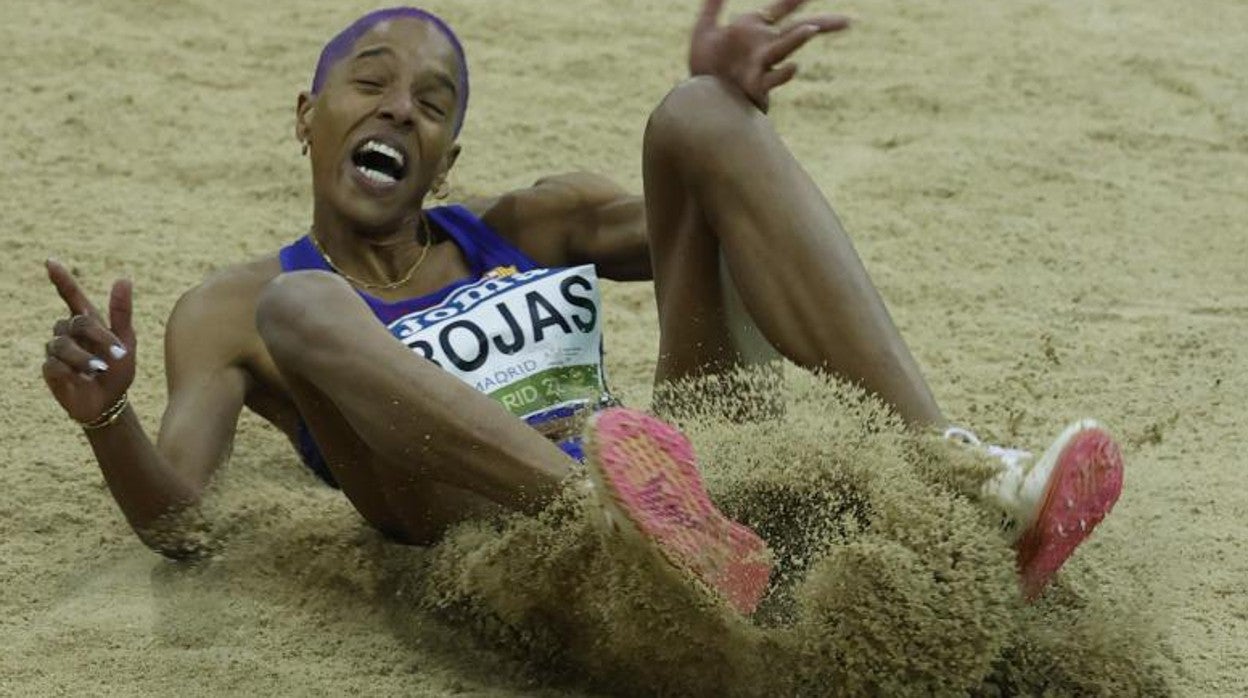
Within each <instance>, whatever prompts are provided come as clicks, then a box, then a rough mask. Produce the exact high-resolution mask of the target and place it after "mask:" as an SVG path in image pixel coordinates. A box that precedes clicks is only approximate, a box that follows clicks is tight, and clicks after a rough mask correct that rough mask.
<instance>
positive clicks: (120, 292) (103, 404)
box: [43, 259, 135, 429]
mask: <svg viewBox="0 0 1248 698" xmlns="http://www.w3.org/2000/svg"><path fill="white" fill-rule="evenodd" d="M47 270H48V279H50V280H51V281H52V285H53V286H55V287H56V291H57V293H59V294H60V296H61V300H63V301H65V305H66V306H67V307H68V308H69V315H70V316H69V317H68V318H65V319H62V320H57V321H56V323H55V324H54V325H53V326H52V339H51V340H49V341H48V343H47V345H46V346H45V353H46V355H47V358H46V359H45V361H44V362H43V379H44V381H46V382H47V384H48V388H49V389H50V390H51V391H52V395H53V396H54V397H55V398H56V401H57V402H59V403H60V404H61V407H63V408H64V409H65V412H66V413H68V414H69V416H70V418H72V419H74V420H75V421H77V422H78V423H79V424H81V425H82V426H83V427H84V428H86V429H96V428H102V427H104V426H108V425H110V424H112V423H113V422H115V421H116V420H117V418H118V417H120V416H121V413H122V412H124V411H125V409H126V397H125V396H126V390H127V389H129V387H130V384H131V383H132V382H133V381H134V354H135V351H134V350H135V336H134V327H133V325H132V324H131V308H132V300H131V294H132V289H131V285H130V282H129V281H126V280H121V281H117V282H116V283H115V284H113V289H112V293H111V294H110V296H109V302H108V319H107V321H105V319H104V316H103V315H101V314H100V312H99V311H98V310H96V308H95V306H94V305H92V304H91V301H90V300H88V299H87V296H86V294H85V293H83V291H82V288H81V287H79V285H78V282H77V281H76V280H75V279H74V277H73V275H72V274H71V273H70V271H69V270H68V269H66V268H65V266H64V265H62V264H61V263H60V262H57V261H56V260H51V259H50V260H48V262H47Z"/></svg>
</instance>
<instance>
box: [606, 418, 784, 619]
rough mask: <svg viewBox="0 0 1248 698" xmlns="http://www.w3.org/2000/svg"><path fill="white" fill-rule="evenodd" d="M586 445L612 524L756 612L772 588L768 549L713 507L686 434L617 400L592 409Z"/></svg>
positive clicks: (745, 610) (744, 608)
mask: <svg viewBox="0 0 1248 698" xmlns="http://www.w3.org/2000/svg"><path fill="white" fill-rule="evenodd" d="M585 445H586V448H585V454H586V463H587V465H588V466H589V473H590V478H591V480H592V481H593V484H594V490H595V495H596V499H597V501H598V503H599V505H600V506H601V507H602V508H603V510H604V514H605V515H606V518H607V520H608V522H610V525H611V527H612V528H615V529H618V530H619V531H621V532H622V533H625V534H630V535H632V536H633V537H634V538H635V539H637V540H640V541H643V542H646V543H649V545H650V546H651V547H652V548H654V549H656V550H658V551H659V553H661V554H662V556H663V557H664V559H666V560H667V561H668V562H669V563H671V564H672V565H674V566H675V567H677V568H679V569H681V570H684V571H685V572H687V573H688V574H689V575H691V576H692V577H693V578H694V579H695V580H696V581H697V582H699V583H700V584H702V585H703V586H704V587H706V588H708V589H709V590H711V592H712V593H713V594H714V595H715V596H718V597H720V598H722V599H724V600H726V601H727V602H728V603H729V605H731V606H732V607H733V608H735V609H736V610H737V611H739V612H741V613H743V614H746V615H748V614H750V613H753V612H754V609H755V608H757V607H758V604H759V602H760V601H761V600H762V598H763V594H764V592H766V590H767V583H768V580H769V578H770V575H771V568H772V559H771V552H770V551H769V550H768V548H767V544H766V543H764V542H763V539H762V538H759V537H758V535H757V534H755V533H754V532H753V531H751V530H750V529H749V528H747V527H745V526H742V525H741V524H739V523H737V522H735V521H733V520H731V519H729V518H728V517H726V516H724V515H723V514H722V513H720V511H719V510H718V509H716V508H715V505H714V504H713V503H712V502H711V499H710V497H709V496H708V495H707V492H706V488H705V487H703V485H702V478H701V476H699V474H698V469H697V467H696V465H695V464H694V453H693V446H692V445H691V444H690V443H689V439H688V438H686V437H685V435H684V434H682V433H680V431H679V430H677V429H676V428H675V427H672V426H670V425H668V424H665V423H664V422H662V421H660V420H658V419H655V418H654V417H651V416H649V415H647V414H644V413H642V412H638V411H636V410H629V409H625V408H619V407H616V408H610V409H607V410H603V411H602V412H599V413H598V414H596V415H594V417H593V418H592V419H591V421H590V423H589V426H588V428H587V430H586V439H585Z"/></svg>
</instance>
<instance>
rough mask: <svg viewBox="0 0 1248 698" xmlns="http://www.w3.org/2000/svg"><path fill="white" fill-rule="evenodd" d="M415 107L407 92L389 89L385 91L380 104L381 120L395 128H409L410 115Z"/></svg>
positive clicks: (394, 88)
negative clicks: (395, 126)
mask: <svg viewBox="0 0 1248 698" xmlns="http://www.w3.org/2000/svg"><path fill="white" fill-rule="evenodd" d="M415 108H416V105H415V103H414V101H413V100H412V95H411V93H409V92H408V91H407V90H403V89H398V88H396V87H391V88H390V89H389V90H387V91H386V94H385V98H384V99H383V100H382V102H381V108H380V115H381V118H383V119H385V120H387V121H390V122H393V123H394V124H395V125H397V126H404V127H407V126H411V125H412V114H413V111H414V110H415Z"/></svg>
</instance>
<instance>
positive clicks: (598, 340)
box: [388, 264, 606, 436]
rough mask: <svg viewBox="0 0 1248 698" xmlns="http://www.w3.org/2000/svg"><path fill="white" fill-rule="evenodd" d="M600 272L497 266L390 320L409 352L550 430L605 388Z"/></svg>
mask: <svg viewBox="0 0 1248 698" xmlns="http://www.w3.org/2000/svg"><path fill="white" fill-rule="evenodd" d="M599 309H600V297H599V293H598V275H597V273H595V271H594V267H593V265H588V264H587V265H584V266H580V267H574V268H570V269H535V270H532V271H525V272H519V273H514V272H510V269H500V270H495V272H494V273H491V274H489V275H487V276H485V277H484V278H482V279H481V280H480V281H477V282H475V283H473V284H470V285H468V286H463V287H461V288H458V289H456V290H455V291H453V292H452V293H451V294H450V295H449V296H447V297H446V299H445V300H444V301H442V302H441V303H439V304H438V305H435V306H433V307H430V308H426V309H424V310H420V311H417V312H414V313H411V314H409V315H405V316H403V317H401V318H399V319H398V320H395V321H394V322H392V323H390V325H388V329H389V330H390V332H391V334H393V335H394V336H395V337H396V338H398V340H399V341H401V342H403V343H404V344H405V345H407V346H408V347H409V348H410V349H411V350H412V351H414V352H416V353H417V354H419V355H421V356H423V357H424V358H426V359H428V360H429V361H432V362H433V363H434V364H437V365H438V366H439V367H441V368H442V369H443V370H444V371H447V372H448V373H451V374H452V375H454V376H456V377H457V378H459V379H460V380H462V381H463V382H465V383H467V384H468V385H471V386H473V387H474V388H476V389H477V390H479V391H480V392H482V393H485V394H486V395H489V396H490V397H492V398H494V399H495V400H497V401H498V402H499V403H501V404H502V405H503V406H504V407H506V408H507V410H508V411H510V412H511V413H512V414H514V415H516V416H517V417H520V418H521V419H524V420H525V421H527V422H528V423H529V424H531V425H533V426H534V427H536V428H538V430H539V431H542V432H543V433H546V434H547V435H548V436H550V435H553V436H560V435H561V433H562V432H563V431H566V430H568V429H572V428H575V425H574V424H572V422H573V421H574V419H573V418H574V416H575V415H577V413H579V412H581V411H582V410H583V409H584V408H585V407H586V406H588V405H590V404H592V403H595V402H597V401H598V400H599V399H601V398H602V397H603V396H604V395H605V394H606V386H605V383H604V380H603V372H602V324H601V314H600V312H599Z"/></svg>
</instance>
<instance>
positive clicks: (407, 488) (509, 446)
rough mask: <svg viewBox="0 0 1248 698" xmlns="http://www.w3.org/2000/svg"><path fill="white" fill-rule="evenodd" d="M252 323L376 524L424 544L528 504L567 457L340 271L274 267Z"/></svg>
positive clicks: (546, 488)
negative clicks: (387, 316) (414, 339)
mask: <svg viewBox="0 0 1248 698" xmlns="http://www.w3.org/2000/svg"><path fill="white" fill-rule="evenodd" d="M256 324H257V327H258V329H259V331H260V335H261V337H262V338H263V340H264V342H265V345H266V346H267V347H268V350H269V353H270V354H271V355H272V357H273V359H274V361H275V362H276V364H277V366H278V368H279V369H280V371H281V373H282V375H283V376H284V377H285V378H286V380H287V381H288V383H289V384H290V389H291V393H292V395H293V396H294V398H295V402H296V405H297V406H298V408H299V411H300V413H301V414H302V415H303V417H304V419H305V420H306V421H307V423H308V427H309V428H310V429H311V431H312V435H313V437H314V439H315V440H316V443H317V445H318V446H319V447H320V450H321V452H322V454H323V455H324V456H325V459H326V462H327V463H328V464H329V467H330V470H331V471H332V472H333V474H334V477H335V479H337V480H338V482H339V484H340V485H341V486H342V489H343V492H344V493H345V494H346V495H347V497H348V498H349V499H350V500H351V502H352V503H353V504H354V505H355V506H356V508H357V509H358V510H359V511H360V513H361V514H362V515H363V516H364V517H365V518H366V519H367V520H368V521H369V522H370V523H372V524H373V525H374V526H376V527H377V528H379V529H381V530H382V531H384V532H386V533H388V534H390V535H394V536H396V537H399V538H403V539H405V540H408V541H409V542H416V543H427V542H431V541H432V540H433V539H436V538H437V536H438V535H439V534H440V533H441V531H442V530H444V529H445V528H446V527H447V526H448V525H450V524H453V523H455V522H457V521H460V520H463V519H466V518H470V517H472V516H474V515H477V514H480V513H482V512H484V511H487V510H489V509H491V508H492V507H491V503H493V504H494V505H495V506H494V507H493V508H498V507H499V506H501V507H505V508H507V509H514V510H519V511H525V512H536V511H538V510H540V509H541V508H542V507H544V506H545V505H546V503H548V502H549V501H550V500H551V499H552V498H553V497H554V495H555V494H556V493H557V492H558V491H559V487H560V482H561V481H562V480H563V479H564V478H565V477H566V476H567V475H568V473H569V472H570V470H571V466H572V460H571V459H570V458H568V456H567V455H566V454H564V453H563V451H561V450H560V449H559V448H558V447H557V446H555V445H554V444H552V443H551V442H549V441H548V440H546V439H545V438H544V437H543V436H542V435H540V434H539V433H538V432H536V431H535V430H533V429H532V428H530V427H529V426H528V425H527V424H525V423H524V422H523V421H521V420H519V419H516V418H515V417H514V416H513V415H512V414H511V413H509V412H508V411H507V410H506V409H504V408H503V407H502V406H501V405H500V404H498V403H497V402H496V401H494V400H491V399H490V398H489V397H487V396H485V395H482V394H481V393H479V392H477V391H476V390H473V389H472V387H471V386H468V385H466V384H464V383H463V382H462V381H460V380H458V379H456V378H455V377H453V376H451V375H449V374H447V373H446V372H444V371H443V370H441V369H440V368H438V367H436V366H434V365H433V364H431V363H429V362H428V361H426V360H424V359H422V358H420V357H418V356H416V355H415V354H413V353H412V352H411V351H410V350H409V349H407V347H405V346H404V345H403V344H402V343H400V342H398V341H395V339H394V337H392V336H391V335H390V333H389V332H387V331H386V329H385V328H384V327H383V326H382V325H381V324H380V323H378V322H377V319H376V318H375V317H373V315H372V313H371V312H370V311H369V309H368V306H366V305H365V304H364V302H363V301H362V300H361V299H360V298H359V296H357V295H356V294H355V292H354V291H353V290H352V289H351V287H350V286H349V285H347V283H346V282H345V281H343V280H342V279H341V278H339V277H337V276H335V275H333V274H329V273H326V272H316V271H313V272H295V273H290V274H283V275H282V276H280V277H278V278H277V279H276V280H275V281H273V282H272V283H270V284H269V286H267V287H266V288H265V290H264V292H263V293H262V295H261V298H260V302H259V305H258V307H257V311H256Z"/></svg>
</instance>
